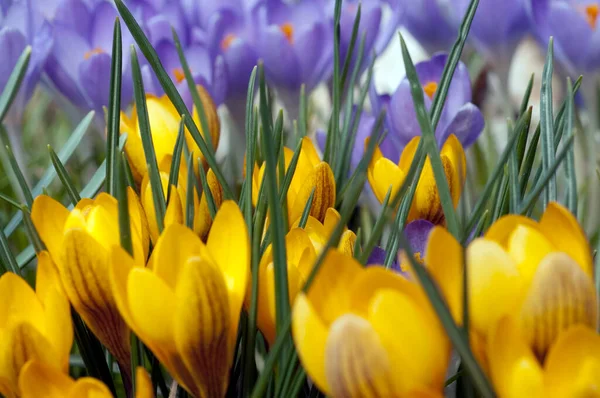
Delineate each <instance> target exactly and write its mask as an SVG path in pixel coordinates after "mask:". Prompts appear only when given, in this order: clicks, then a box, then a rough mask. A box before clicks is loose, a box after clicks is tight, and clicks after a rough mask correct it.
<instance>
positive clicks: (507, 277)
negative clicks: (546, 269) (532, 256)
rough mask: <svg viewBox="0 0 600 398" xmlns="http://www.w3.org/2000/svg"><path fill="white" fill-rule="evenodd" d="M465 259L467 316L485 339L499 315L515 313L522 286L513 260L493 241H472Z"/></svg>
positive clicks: (480, 239) (479, 239)
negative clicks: (467, 290)
mask: <svg viewBox="0 0 600 398" xmlns="http://www.w3.org/2000/svg"><path fill="white" fill-rule="evenodd" d="M466 255H467V264H468V272H469V275H468V280H469V312H470V314H471V320H472V322H473V327H474V328H475V329H476V330H477V331H479V332H480V333H481V334H483V335H486V334H487V333H488V331H489V329H490V327H492V326H493V325H494V324H495V323H496V322H497V321H498V320H499V319H500V318H501V317H502V316H503V315H506V314H509V313H511V312H512V311H514V310H515V307H516V306H517V304H518V302H519V297H521V295H522V285H521V284H522V282H521V280H520V278H519V273H518V271H517V267H516V264H515V262H514V261H513V259H512V258H510V256H509V255H508V254H507V253H506V252H505V251H504V250H503V249H502V248H501V247H500V245H498V244H497V243H495V242H493V241H489V240H487V239H484V238H478V239H475V240H474V241H473V242H472V243H471V244H470V245H469V247H468V248H467V253H466Z"/></svg>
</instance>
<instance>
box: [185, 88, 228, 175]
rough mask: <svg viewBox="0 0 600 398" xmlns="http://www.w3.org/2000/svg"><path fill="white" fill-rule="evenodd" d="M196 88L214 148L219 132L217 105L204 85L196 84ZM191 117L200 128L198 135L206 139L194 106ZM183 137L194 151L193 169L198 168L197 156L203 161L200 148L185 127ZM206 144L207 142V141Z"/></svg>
mask: <svg viewBox="0 0 600 398" xmlns="http://www.w3.org/2000/svg"><path fill="white" fill-rule="evenodd" d="M196 88H197V89H198V94H199V95H200V100H201V102H202V107H203V108H204V115H205V116H206V121H207V124H208V130H209V134H210V136H211V142H212V147H213V148H214V149H215V150H216V149H217V147H218V146H219V138H220V132H221V123H220V121H219V115H218V113H217V106H216V105H215V103H214V102H213V100H212V98H211V97H210V95H209V94H208V91H206V89H205V88H204V87H202V86H201V85H197V86H196ZM193 119H194V122H195V123H196V126H197V127H198V129H199V130H200V135H201V136H202V137H203V138H204V139H205V141H208V139H207V135H206V132H205V131H204V130H203V129H202V123H200V116H199V114H198V110H197V109H196V107H194V111H193ZM185 138H186V141H187V143H188V146H189V148H190V149H192V151H193V152H194V153H195V156H194V170H198V157H200V159H201V160H202V163H203V164H204V163H205V160H204V156H203V155H202V153H201V152H200V149H199V148H198V144H196V141H195V140H194V139H193V138H192V135H191V134H190V132H189V131H188V130H187V129H186V134H185ZM207 145H208V142H207Z"/></svg>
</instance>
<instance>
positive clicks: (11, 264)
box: [0, 231, 21, 275]
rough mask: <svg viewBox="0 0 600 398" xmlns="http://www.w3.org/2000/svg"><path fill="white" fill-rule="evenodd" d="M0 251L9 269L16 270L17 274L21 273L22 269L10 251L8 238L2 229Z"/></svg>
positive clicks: (0, 232)
mask: <svg viewBox="0 0 600 398" xmlns="http://www.w3.org/2000/svg"><path fill="white" fill-rule="evenodd" d="M0 253H1V254H2V260H3V262H4V263H6V264H7V265H8V271H11V272H14V273H15V274H17V275H21V270H20V269H19V265H18V263H17V259H16V258H15V256H14V255H13V253H12V252H11V251H10V246H9V244H8V239H6V235H4V232H2V231H0Z"/></svg>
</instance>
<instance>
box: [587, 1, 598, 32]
mask: <svg viewBox="0 0 600 398" xmlns="http://www.w3.org/2000/svg"><path fill="white" fill-rule="evenodd" d="M598 14H600V6H598V4H597V3H593V4H588V5H587V6H585V17H586V19H587V23H588V24H589V25H590V26H591V27H592V29H596V24H597V23H598Z"/></svg>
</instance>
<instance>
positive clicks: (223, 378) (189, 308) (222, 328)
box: [174, 216, 239, 396]
mask: <svg viewBox="0 0 600 398" xmlns="http://www.w3.org/2000/svg"><path fill="white" fill-rule="evenodd" d="M217 217H218V216H217ZM227 294H228V292H227V287H226V284H225V280H224V278H223V274H222V273H221V271H220V270H219V269H218V268H217V267H215V266H214V265H212V264H211V263H209V262H206V261H203V260H201V259H200V258H198V257H194V258H191V259H189V260H188V262H187V263H186V264H185V265H184V268H183V271H182V276H181V278H180V280H179V282H178V284H177V288H176V296H177V302H179V303H185V305H179V306H177V307H175V311H174V312H175V321H174V326H175V344H176V346H177V351H178V352H179V355H180V356H181V358H182V359H183V362H184V363H185V365H186V367H187V368H188V369H189V370H190V372H191V374H192V378H193V380H194V391H192V393H194V394H195V395H196V396H223V395H224V394H225V391H226V390H227V380H228V376H229V367H230V365H231V361H232V359H233V358H232V356H233V345H234V342H235V337H234V338H233V340H232V339H231V335H232V333H231V326H232V325H231V321H230V320H231V315H230V306H229V302H228V301H229V299H228V297H227ZM237 316H238V317H239V313H238V315H237ZM235 333H237V328H236V330H235Z"/></svg>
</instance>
